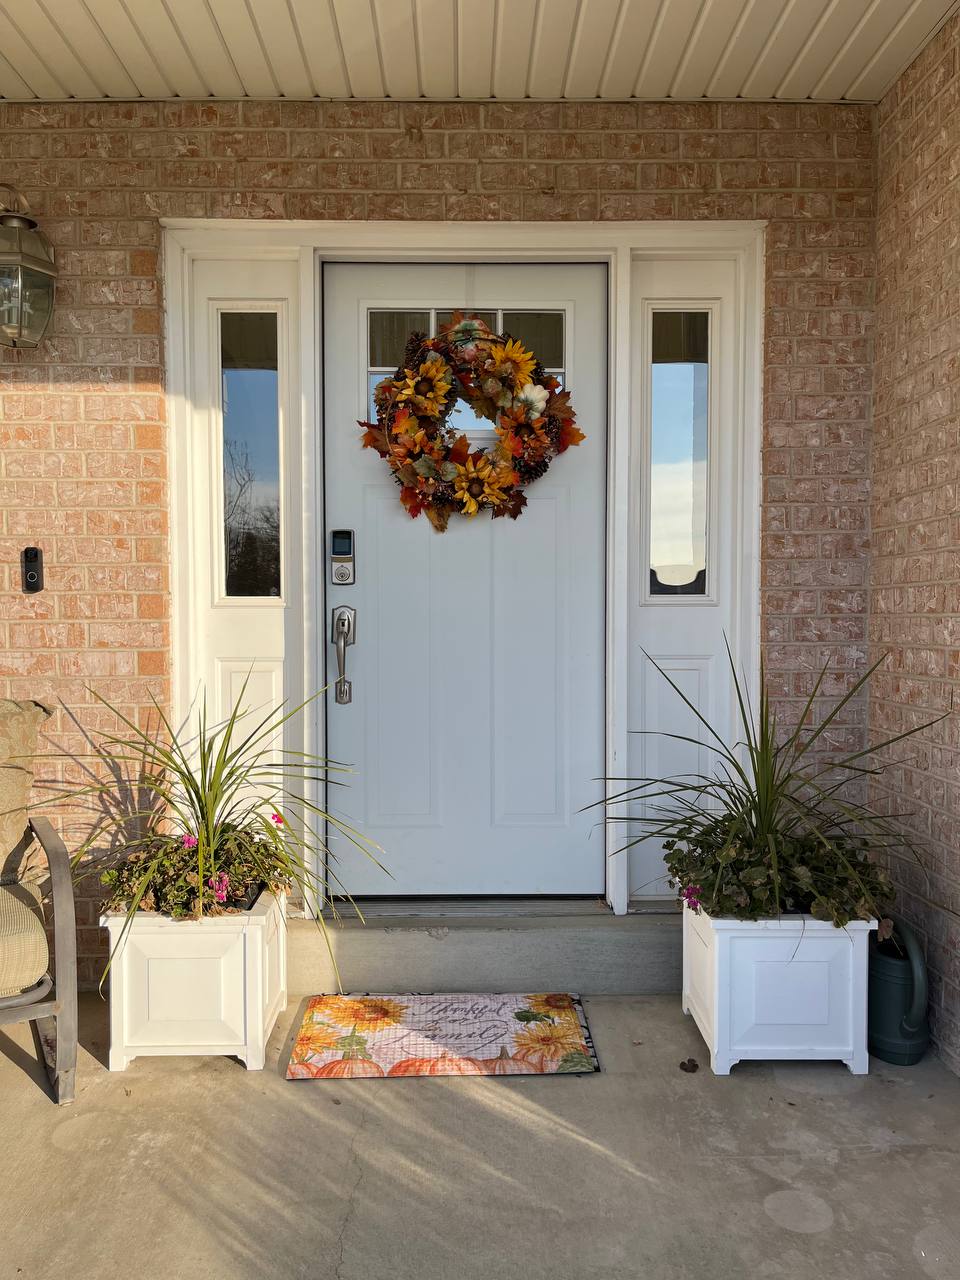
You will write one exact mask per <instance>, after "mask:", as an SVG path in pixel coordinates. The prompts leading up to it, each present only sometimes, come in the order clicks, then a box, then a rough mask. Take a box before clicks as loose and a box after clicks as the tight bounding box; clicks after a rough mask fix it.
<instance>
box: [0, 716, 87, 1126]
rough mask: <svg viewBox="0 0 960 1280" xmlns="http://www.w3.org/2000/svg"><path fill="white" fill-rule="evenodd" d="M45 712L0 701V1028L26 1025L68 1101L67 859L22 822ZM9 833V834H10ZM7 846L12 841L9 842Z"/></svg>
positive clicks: (73, 1039) (51, 839) (71, 996)
mask: <svg viewBox="0 0 960 1280" xmlns="http://www.w3.org/2000/svg"><path fill="white" fill-rule="evenodd" d="M47 714H48V713H47V712H46V710H45V709H44V708H43V707H40V706H39V704H38V703H34V702H19V703H18V702H8V701H3V700H0V839H2V840H3V842H4V844H5V845H6V846H7V849H6V854H7V856H5V857H3V858H2V859H0V1026H5V1025H6V1024H7V1023H11V1022H26V1021H30V1022H32V1023H33V1027H34V1035H35V1038H36V1040H37V1047H38V1051H39V1053H40V1055H41V1056H42V1058H43V1061H44V1063H45V1065H46V1068H47V1072H48V1074H49V1076H50V1081H51V1084H52V1086H53V1091H54V1096H55V1097H56V1100H57V1102H59V1103H60V1104H64V1103H67V1102H72V1101H73V1097H74V1088H75V1082H76V1069H77V926H76V911H75V907H74V900H73V877H72V875H71V871H70V859H69V857H68V856H67V850H66V848H65V846H64V844H63V841H62V840H61V839H60V837H59V836H58V835H57V834H56V833H55V832H54V830H53V828H52V827H51V825H50V823H49V822H48V821H47V820H46V819H45V818H31V819H30V820H29V821H28V820H27V815H26V806H27V800H28V798H29V793H30V784H31V782H32V780H33V775H32V770H31V769H30V768H29V767H27V766H26V765H25V764H24V760H25V759H28V758H29V757H30V756H31V755H33V753H34V751H35V750H36V735H37V729H38V727H39V725H40V723H41V722H42V720H43V719H44V718H45V717H46V715H47ZM11 831H12V832H13V836H12V838H11ZM11 844H12V847H11ZM36 844H39V846H40V848H41V849H42V851H43V853H44V855H45V857H46V867H47V870H48V871H49V878H50V886H51V892H50V898H51V900H52V907H53V934H54V965H53V974H51V973H50V949H49V945H48V943H47V933H46V929H45V927H44V919H43V898H42V895H41V893H40V890H39V887H38V885H37V880H38V879H39V878H40V876H41V875H42V874H43V868H42V866H37V865H36V863H35V861H34V859H33V853H34V850H35V847H36Z"/></svg>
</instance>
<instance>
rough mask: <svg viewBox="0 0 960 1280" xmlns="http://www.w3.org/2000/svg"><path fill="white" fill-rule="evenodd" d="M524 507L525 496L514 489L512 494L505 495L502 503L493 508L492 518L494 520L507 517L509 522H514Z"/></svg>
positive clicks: (525, 502)
mask: <svg viewBox="0 0 960 1280" xmlns="http://www.w3.org/2000/svg"><path fill="white" fill-rule="evenodd" d="M526 505H527V499H526V496H525V494H523V493H522V492H521V490H520V489H514V490H513V492H512V493H507V494H505V495H504V499H503V501H502V502H498V503H497V505H496V506H495V507H494V508H493V512H492V515H493V518H494V520H496V519H497V517H498V516H509V517H510V519H511V520H516V518H517V516H519V514H520V512H521V511H522V510H523V508H524V507H525V506H526Z"/></svg>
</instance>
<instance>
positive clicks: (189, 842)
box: [180, 832, 197, 849]
mask: <svg viewBox="0 0 960 1280" xmlns="http://www.w3.org/2000/svg"><path fill="white" fill-rule="evenodd" d="M180 843H181V844H182V845H183V847H184V848H185V849H195V848H196V847H197V837H196V836H192V835H190V833H189V832H187V834H186V835H185V836H184V837H183V839H182V840H181V841H180Z"/></svg>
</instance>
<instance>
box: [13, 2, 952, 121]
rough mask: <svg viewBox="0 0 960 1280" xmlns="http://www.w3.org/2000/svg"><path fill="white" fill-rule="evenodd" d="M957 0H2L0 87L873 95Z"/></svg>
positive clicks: (169, 92)
mask: <svg viewBox="0 0 960 1280" xmlns="http://www.w3.org/2000/svg"><path fill="white" fill-rule="evenodd" d="M958 9H960V0H0V97H3V98H7V99H15V100H19V101H30V100H33V99H40V100H50V99H64V98H79V99H101V98H120V99H130V98H139V97H142V98H178V97H179V98H206V97H210V98H242V97H251V98H277V97H285V98H298V99H303V98H314V97H320V98H398V99H411V98H434V99H444V98H446V99H450V98H461V99H480V100H482V99H489V98H502V99H511V100H514V99H520V98H535V99H558V98H566V99H571V100H578V99H579V100H582V99H595V98H602V99H612V100H624V99H628V98H644V99H669V98H677V99H694V98H750V99H771V98H783V99H790V100H794V101H796V100H807V99H810V100H814V101H824V102H837V101H843V100H849V101H857V102H874V101H876V100H877V99H879V98H880V97H881V96H882V95H883V94H884V92H885V91H886V90H887V89H888V88H889V87H890V85H891V84H892V83H893V81H894V80H895V79H896V77H897V76H898V75H899V74H900V72H901V71H903V70H904V68H905V67H907V66H908V65H909V64H910V62H911V61H912V59H913V58H914V56H915V55H916V54H917V52H918V51H919V50H920V49H921V48H922V47H923V45H924V44H925V43H926V41H927V40H928V39H929V38H930V36H931V35H932V34H933V33H934V32H935V31H936V30H937V29H938V28H939V27H940V26H941V25H942V24H943V22H944V21H945V20H946V19H947V18H948V17H950V15H951V14H953V13H955V12H956V11H957V10H958Z"/></svg>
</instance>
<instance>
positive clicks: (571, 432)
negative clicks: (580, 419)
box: [557, 422, 587, 453]
mask: <svg viewBox="0 0 960 1280" xmlns="http://www.w3.org/2000/svg"><path fill="white" fill-rule="evenodd" d="M586 438H587V437H586V435H585V434H584V432H582V431H581V430H580V428H579V427H575V426H574V425H573V423H572V422H565V423H564V424H563V426H562V427H561V428H560V438H559V439H558V440H557V453H564V452H565V451H566V450H567V449H569V448H570V446H571V445H572V444H579V443H580V441H581V440H586Z"/></svg>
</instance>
